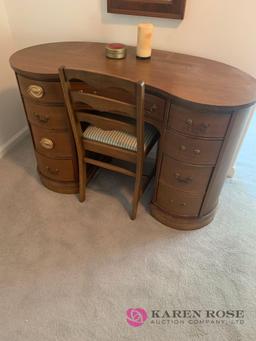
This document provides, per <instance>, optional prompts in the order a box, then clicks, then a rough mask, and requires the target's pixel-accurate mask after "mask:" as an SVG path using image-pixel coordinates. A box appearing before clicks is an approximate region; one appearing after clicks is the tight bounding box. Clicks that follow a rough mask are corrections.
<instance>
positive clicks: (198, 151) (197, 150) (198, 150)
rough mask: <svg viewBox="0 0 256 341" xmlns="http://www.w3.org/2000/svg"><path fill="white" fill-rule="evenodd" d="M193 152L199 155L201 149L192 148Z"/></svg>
mask: <svg viewBox="0 0 256 341" xmlns="http://www.w3.org/2000/svg"><path fill="white" fill-rule="evenodd" d="M193 152H194V154H196V155H200V154H201V150H200V149H194V150H193Z"/></svg>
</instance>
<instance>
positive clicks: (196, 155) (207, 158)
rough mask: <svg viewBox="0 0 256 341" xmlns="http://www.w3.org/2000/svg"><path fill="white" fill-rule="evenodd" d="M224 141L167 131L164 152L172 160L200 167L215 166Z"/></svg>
mask: <svg viewBox="0 0 256 341" xmlns="http://www.w3.org/2000/svg"><path fill="white" fill-rule="evenodd" d="M221 146H222V141H212V140H201V139H196V138H192V137H187V136H183V135H181V134H178V133H177V134H176V133H174V132H173V131H167V132H166V135H165V138H164V152H165V153H166V154H167V155H169V156H171V157H172V158H174V159H176V160H179V161H184V162H188V163H191V164H198V165H201V164H202V165H215V163H216V160H217V158H218V155H219V152H220V148H221Z"/></svg>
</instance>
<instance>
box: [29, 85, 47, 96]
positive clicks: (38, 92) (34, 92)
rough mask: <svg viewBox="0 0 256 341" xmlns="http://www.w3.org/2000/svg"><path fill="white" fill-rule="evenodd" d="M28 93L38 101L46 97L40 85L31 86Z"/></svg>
mask: <svg viewBox="0 0 256 341" xmlns="http://www.w3.org/2000/svg"><path fill="white" fill-rule="evenodd" d="M27 93H28V94H29V95H30V96H31V97H34V98H36V99H40V98H42V97H44V89H43V88H42V87H41V86H39V85H33V84H32V85H30V86H29V87H28V90H27Z"/></svg>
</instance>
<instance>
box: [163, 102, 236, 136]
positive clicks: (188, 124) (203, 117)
mask: <svg viewBox="0 0 256 341" xmlns="http://www.w3.org/2000/svg"><path fill="white" fill-rule="evenodd" d="M230 117H231V115H230V114H223V113H212V112H200V111H194V110H191V109H187V108H184V107H182V106H178V105H172V106H171V111H170V115H169V122H168V127H169V128H173V129H175V130H178V131H180V132H182V133H185V134H188V135H192V136H202V137H215V138H223V137H224V136H225V134H226V131H227V127H228V124H229V120H230Z"/></svg>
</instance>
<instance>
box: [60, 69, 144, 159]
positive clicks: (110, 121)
mask: <svg viewBox="0 0 256 341" xmlns="http://www.w3.org/2000/svg"><path fill="white" fill-rule="evenodd" d="M59 76H60V80H61V85H62V88H63V93H64V98H65V103H66V106H67V110H68V115H69V119H70V122H71V126H72V130H73V134H74V137H75V142H76V145H77V148H78V149H79V150H80V151H81V150H82V149H83V145H82V134H83V131H82V129H81V122H87V123H89V124H92V125H94V126H96V127H98V128H101V129H104V130H119V131H124V132H127V133H129V134H131V135H134V136H136V138H137V152H138V153H139V154H141V153H142V151H144V96H145V85H144V82H142V81H139V82H132V81H129V80H127V79H123V78H119V77H113V76H109V75H104V74H100V73H95V72H90V71H84V70H76V69H68V68H65V67H60V69H59Z"/></svg>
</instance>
